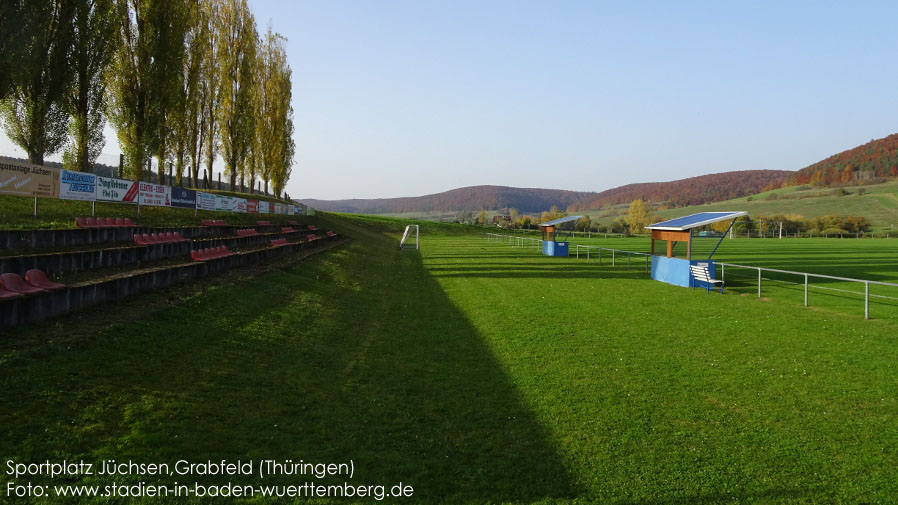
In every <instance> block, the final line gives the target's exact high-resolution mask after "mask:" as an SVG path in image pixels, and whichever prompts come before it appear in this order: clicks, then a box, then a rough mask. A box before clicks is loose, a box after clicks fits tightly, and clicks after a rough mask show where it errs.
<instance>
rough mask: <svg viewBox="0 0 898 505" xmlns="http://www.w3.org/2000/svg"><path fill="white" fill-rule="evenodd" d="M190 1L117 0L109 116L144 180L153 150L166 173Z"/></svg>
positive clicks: (131, 167) (131, 169)
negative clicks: (115, 38)
mask: <svg viewBox="0 0 898 505" xmlns="http://www.w3.org/2000/svg"><path fill="white" fill-rule="evenodd" d="M188 1H190V0H116V25H117V32H118V35H117V44H116V46H117V49H116V51H115V54H114V56H113V62H112V64H111V65H110V67H109V76H110V81H111V83H110V93H109V98H110V99H109V105H108V110H107V112H108V115H109V119H110V121H111V122H112V124H113V125H114V126H115V128H116V130H117V133H118V138H119V143H120V144H121V147H122V151H123V152H124V154H125V157H126V159H127V161H128V171H129V175H131V176H132V177H135V178H137V179H142V178H143V175H144V173H143V169H144V167H145V166H146V164H147V160H148V159H149V156H150V155H151V154H156V155H158V156H159V175H160V179H161V175H162V173H163V171H164V166H165V160H166V158H167V147H168V140H169V137H170V134H171V124H170V121H172V111H173V110H174V107H175V105H173V103H175V102H176V100H175V98H174V97H175V96H176V94H177V89H178V85H179V82H180V78H179V75H180V71H181V65H182V61H183V53H184V31H185V30H186V25H187V21H186V17H187V11H188V7H187V6H188Z"/></svg>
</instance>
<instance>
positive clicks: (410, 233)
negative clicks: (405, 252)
mask: <svg viewBox="0 0 898 505" xmlns="http://www.w3.org/2000/svg"><path fill="white" fill-rule="evenodd" d="M413 242H414V243H413ZM412 245H414V246H415V249H418V225H416V224H410V225H408V226H406V227H405V233H403V234H402V240H400V241H399V248H400V249H405V248H409V249H411V248H412Z"/></svg>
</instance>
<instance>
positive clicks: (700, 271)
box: [689, 263, 723, 293]
mask: <svg viewBox="0 0 898 505" xmlns="http://www.w3.org/2000/svg"><path fill="white" fill-rule="evenodd" d="M689 271H690V272H691V273H692V289H695V284H696V281H698V282H704V283H705V289H707V290H708V292H709V293H710V292H711V290H712V289H720V292H721V293H723V281H721V280H717V279H715V278H713V277H711V272H709V271H708V264H707V263H698V264H696V265H689Z"/></svg>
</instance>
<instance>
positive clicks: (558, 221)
mask: <svg viewBox="0 0 898 505" xmlns="http://www.w3.org/2000/svg"><path fill="white" fill-rule="evenodd" d="M582 217H583V216H567V217H561V218H558V219H553V220H551V221H546V222H545V223H539V225H540V226H555V225H558V224H561V223H567V222H569V221H577V220H578V219H580V218H582Z"/></svg>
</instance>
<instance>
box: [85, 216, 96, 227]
mask: <svg viewBox="0 0 898 505" xmlns="http://www.w3.org/2000/svg"><path fill="white" fill-rule="evenodd" d="M84 223H85V224H86V225H87V228H96V227H97V218H95V217H89V218H86V219H85V220H84Z"/></svg>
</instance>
